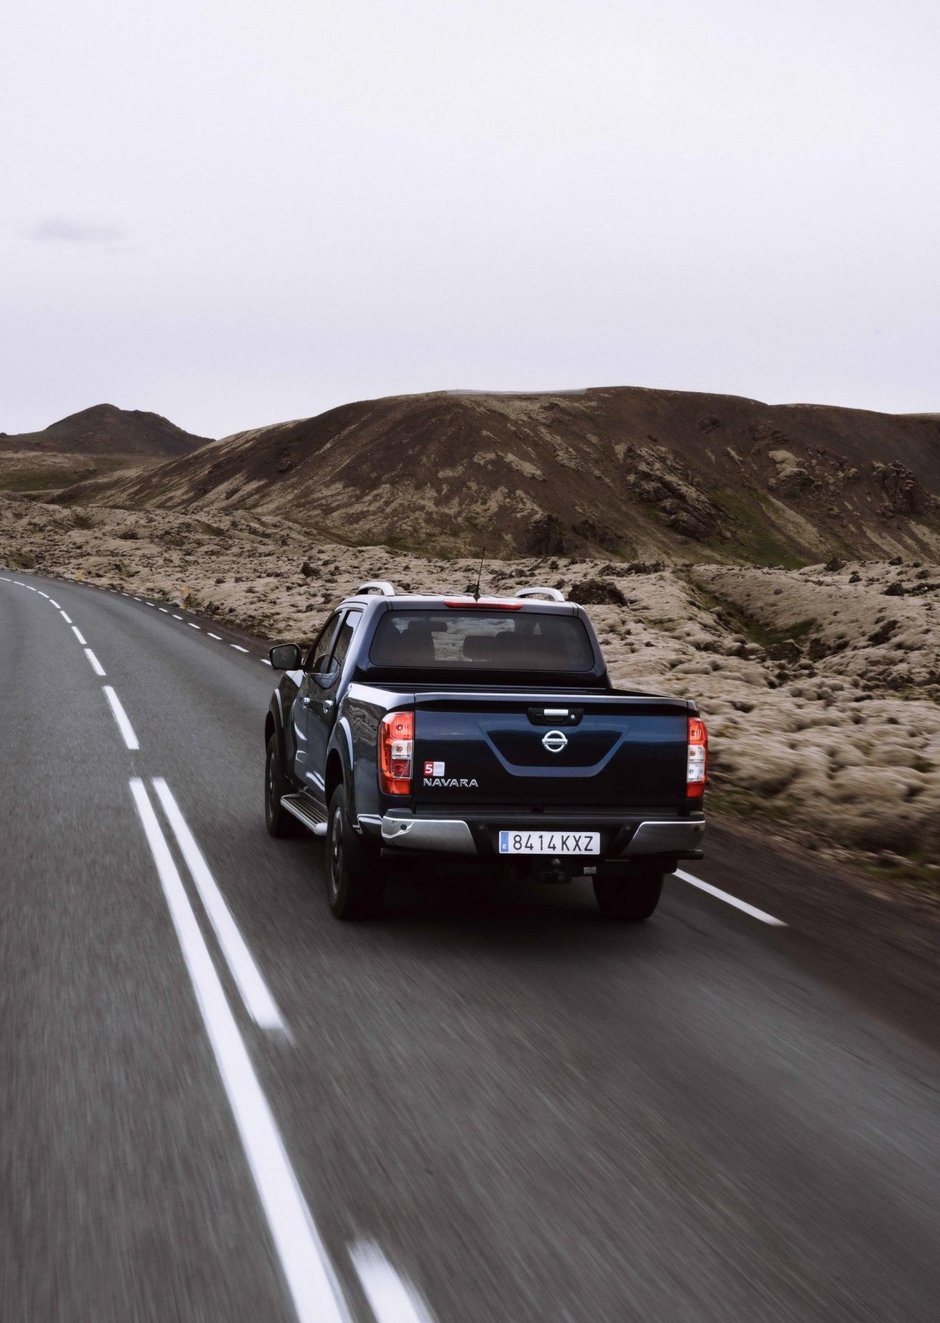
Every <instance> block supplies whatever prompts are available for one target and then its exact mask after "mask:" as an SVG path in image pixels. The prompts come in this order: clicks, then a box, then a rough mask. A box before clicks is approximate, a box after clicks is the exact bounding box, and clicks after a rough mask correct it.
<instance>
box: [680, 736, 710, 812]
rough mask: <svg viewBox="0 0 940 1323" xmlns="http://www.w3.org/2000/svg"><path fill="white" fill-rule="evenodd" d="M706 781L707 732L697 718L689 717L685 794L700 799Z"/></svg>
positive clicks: (689, 797) (703, 792) (690, 797)
mask: <svg viewBox="0 0 940 1323" xmlns="http://www.w3.org/2000/svg"><path fill="white" fill-rule="evenodd" d="M707 781H708V731H707V730H706V729H705V722H704V721H702V720H701V719H700V718H699V717H689V753H688V759H687V761H686V773H685V793H686V797H687V798H688V799H701V797H702V795H704V794H705V784H706V782H707Z"/></svg>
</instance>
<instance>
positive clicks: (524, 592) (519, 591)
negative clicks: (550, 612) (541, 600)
mask: <svg viewBox="0 0 940 1323" xmlns="http://www.w3.org/2000/svg"><path fill="white" fill-rule="evenodd" d="M510 596H512V597H547V598H548V599H549V601H550V602H563V601H564V600H565V595H564V593H563V592H560V591H559V590H558V589H557V588H545V587H542V585H538V586H535V585H533V586H532V587H531V588H516V589H515V590H514V591H513V592H512V593H511V594H510Z"/></svg>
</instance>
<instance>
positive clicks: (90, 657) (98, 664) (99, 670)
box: [85, 648, 108, 675]
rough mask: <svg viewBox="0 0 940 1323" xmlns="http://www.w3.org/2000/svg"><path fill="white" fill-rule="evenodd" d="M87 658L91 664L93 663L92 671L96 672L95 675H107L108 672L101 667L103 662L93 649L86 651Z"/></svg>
mask: <svg viewBox="0 0 940 1323" xmlns="http://www.w3.org/2000/svg"><path fill="white" fill-rule="evenodd" d="M85 656H86V657H87V658H88V660H89V662H90V663H91V669H92V670H93V671H94V673H95V675H107V673H108V672H107V671H106V670H105V669H104V667H103V666H102V665H101V662H100V661H99V660H98V658H97V657H96V656H95V654H94V653H93V652H92V650H91V648H86V649H85Z"/></svg>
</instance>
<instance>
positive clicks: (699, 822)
mask: <svg viewBox="0 0 940 1323" xmlns="http://www.w3.org/2000/svg"><path fill="white" fill-rule="evenodd" d="M359 829H360V831H361V832H362V833H363V835H365V836H367V837H369V838H371V839H372V840H374V841H375V842H376V843H377V844H380V845H381V846H383V847H384V848H386V849H389V850H394V851H396V852H397V851H402V852H403V853H404V852H406V851H409V852H410V851H416V852H419V851H420V852H424V853H430V854H441V855H470V856H474V857H477V858H486V857H488V856H493V857H495V858H506V856H504V855H500V854H499V852H498V847H497V838H498V833H499V831H500V830H501V829H509V830H512V831H544V830H556V829H557V830H561V831H599V832H600V837H601V853H600V855H599V856H598V855H592V856H589V858H591V859H594V860H597V859H598V858H600V859H608V860H616V859H624V860H629V859H638V858H643V857H645V856H651V855H668V856H671V857H672V858H677V859H699V858H701V855H702V837H703V836H704V833H705V819H704V817H703V816H702V815H701V814H697V815H696V816H695V817H678V816H672V817H669V816H664V815H660V814H656V815H653V814H650V815H649V816H645V815H641V814H636V815H632V814H631V815H627V814H622V815H618V816H616V817H613V816H610V815H607V814H605V815H603V816H596V815H592V814H590V813H584V814H578V815H574V814H566V815H564V816H561V817H558V816H551V815H549V814H547V813H546V814H525V815H520V814H513V813H504V814H500V813H495V814H494V813H492V812H489V813H486V814H480V815H473V816H468V817H466V818H462V817H461V818H458V817H453V818H443V817H430V816H428V817H425V816H421V815H412V814H405V813H386V814H385V815H384V816H382V817H379V816H377V815H371V814H368V815H367V814H362V815H360V817H359Z"/></svg>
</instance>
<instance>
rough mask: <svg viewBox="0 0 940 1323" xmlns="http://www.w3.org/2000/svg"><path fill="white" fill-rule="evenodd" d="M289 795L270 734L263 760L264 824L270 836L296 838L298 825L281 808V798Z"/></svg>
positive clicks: (275, 740) (274, 736)
mask: <svg viewBox="0 0 940 1323" xmlns="http://www.w3.org/2000/svg"><path fill="white" fill-rule="evenodd" d="M288 794H290V786H289V785H288V784H287V782H286V780H285V779H284V772H283V770H282V768H281V750H280V746H279V744H278V740H277V735H276V734H274V733H273V732H272V734H271V738H270V739H269V740H268V747H267V750H266V753H265V759H264V822H265V826H266V827H267V829H268V831H269V832H270V833H271V835H272V836H296V835H297V834H298V833H299V831H300V823H299V822H298V821H297V819H296V818H295V817H293V816H292V815H291V814H290V813H288V812H287V810H286V809H284V808H282V806H281V796H282V795H288Z"/></svg>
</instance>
